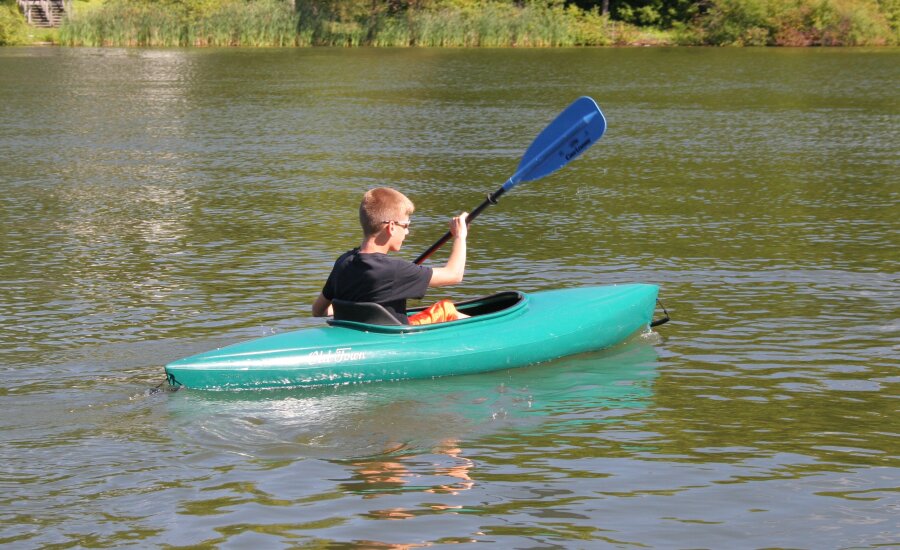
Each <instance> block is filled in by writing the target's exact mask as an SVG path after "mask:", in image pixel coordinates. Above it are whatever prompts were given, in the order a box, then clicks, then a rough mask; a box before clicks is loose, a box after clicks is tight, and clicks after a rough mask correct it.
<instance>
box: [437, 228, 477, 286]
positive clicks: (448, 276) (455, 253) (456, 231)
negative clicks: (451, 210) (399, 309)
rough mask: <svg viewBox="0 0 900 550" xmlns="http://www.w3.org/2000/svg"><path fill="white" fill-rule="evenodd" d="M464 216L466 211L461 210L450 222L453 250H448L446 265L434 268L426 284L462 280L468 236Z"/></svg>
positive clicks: (450, 282) (441, 284)
mask: <svg viewBox="0 0 900 550" xmlns="http://www.w3.org/2000/svg"><path fill="white" fill-rule="evenodd" d="M466 216H468V213H466V212H463V213H462V214H460V215H459V216H458V217H456V218H453V220H452V221H451V222H450V233H451V234H452V235H453V250H452V251H451V252H450V258H449V259H448V260H447V265H445V266H444V267H436V268H434V270H433V271H432V274H431V281H430V282H429V283H428V286H430V287H432V286H447V285H455V284H456V283H460V282H462V280H463V274H464V273H465V271H466V237H467V236H468V226H467V225H466Z"/></svg>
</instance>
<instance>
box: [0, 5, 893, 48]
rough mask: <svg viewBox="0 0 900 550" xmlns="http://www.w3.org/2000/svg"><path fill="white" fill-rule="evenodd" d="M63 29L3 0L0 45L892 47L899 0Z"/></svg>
mask: <svg viewBox="0 0 900 550" xmlns="http://www.w3.org/2000/svg"><path fill="white" fill-rule="evenodd" d="M72 4H73V9H72V13H71V14H69V16H68V17H67V18H66V19H65V20H64V21H63V23H62V26H61V27H60V28H59V29H52V30H39V29H34V28H32V27H29V26H28V25H27V24H26V23H25V20H24V18H23V17H22V14H21V13H20V12H19V10H18V8H17V5H16V0H0V45H7V44H27V43H36V42H50V43H54V44H60V45H66V46H136V47H191V46H194V47H229V46H242V47H310V46H332V47H335V46H337V47H359V46H374V47H427V48H433V47H443V48H469V47H489V48H498V47H519V48H522V47H524V48H546V47H575V46H896V45H898V44H900V0H701V1H688V0H596V1H594V0H579V1H565V0H293V1H291V0H87V1H86V0H75V1H74V2H73V3H72Z"/></svg>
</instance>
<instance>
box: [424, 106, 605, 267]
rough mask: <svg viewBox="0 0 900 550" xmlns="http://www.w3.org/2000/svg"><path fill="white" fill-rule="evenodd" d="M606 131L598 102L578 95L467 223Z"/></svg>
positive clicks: (446, 238)
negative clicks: (520, 185) (504, 196)
mask: <svg viewBox="0 0 900 550" xmlns="http://www.w3.org/2000/svg"><path fill="white" fill-rule="evenodd" d="M605 131H606V118H604V117H603V113H602V112H600V107H598V106H597V103H596V102H595V101H594V100H593V99H591V98H589V97H587V96H584V97H580V98H578V99H576V100H575V102H574V103H572V104H571V105H569V106H568V107H566V110H565V111H563V112H562V113H560V114H559V116H557V117H556V120H554V121H553V122H551V123H550V124H549V125H548V126H547V127H546V128H544V131H543V132H541V133H540V134H538V137H536V138H534V141H533V142H531V146H530V147H528V150H527V151H525V155H524V156H523V157H522V161H521V162H520V163H519V167H518V169H516V173H515V174H513V175H512V176H511V177H510V178H509V179H508V180H506V183H504V184H503V185H502V186H501V187H500V188H499V189H497V190H496V191H494V192H493V193H491V194H490V195H488V197H487V199H485V201H484V202H482V203H481V204H479V205H478V206H477V207H476V208H475V210H472V212H470V213H469V216H468V218H467V219H466V224H470V223H472V220H474V219H475V218H477V217H478V215H479V214H481V212H482V211H483V210H484V209H485V208H487V207H488V206H490V205H492V204H497V199H499V198H500V197H501V196H502V195H503V194H504V193H506V192H507V191H509V190H510V189H512V188H513V187H515V186H516V185H518V184H520V183H522V182H523V181H533V180H536V179H539V178H542V177H544V176H546V175H548V174H551V173H552V172H555V171H556V170H559V169H560V168H562V167H563V166H565V165H566V164H568V163H569V161H571V160H573V159H575V158H576V157H578V156H579V155H580V154H581V153H583V152H585V151H586V150H587V149H588V148H589V147H590V146H591V145H593V144H594V143H596V142H597V140H599V139H600V138H601V137H602V136H603V132H605ZM451 236H452V235H451V234H450V232H449V231H448V232H447V233H446V234H444V236H443V237H441V238H440V240H438V241H437V242H436V243H434V244H433V245H431V248H429V249H428V250H426V251H425V252H423V253H422V254H421V255H420V256H419V257H418V258H416V259H415V263H417V264H421V263H422V262H424V261H425V260H427V259H428V257H429V256H431V255H432V254H434V252H435V251H436V250H437V249H439V248H440V247H442V246H444V243H446V242H447V241H449V240H450V237H451Z"/></svg>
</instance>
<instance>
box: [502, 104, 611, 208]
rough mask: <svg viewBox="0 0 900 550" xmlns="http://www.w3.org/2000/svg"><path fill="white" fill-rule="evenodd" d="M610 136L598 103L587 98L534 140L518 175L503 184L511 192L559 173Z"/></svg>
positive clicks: (558, 118) (574, 105)
mask: <svg viewBox="0 0 900 550" xmlns="http://www.w3.org/2000/svg"><path fill="white" fill-rule="evenodd" d="M604 132H606V118H605V117H604V116H603V113H602V112H601V111H600V107H598V106H597V102H595V101H594V100H593V99H591V98H589V97H587V96H584V97H580V98H578V99H576V100H575V102H574V103H572V104H571V105H569V106H568V107H567V108H566V110H565V111H563V112H562V113H560V114H559V116H558V117H556V120H554V121H553V122H551V123H550V125H549V126H547V127H546V128H544V131H543V132H541V133H540V135H538V137H536V138H534V141H533V142H532V143H531V146H530V147H529V148H528V150H527V151H525V155H524V156H523V157H522V161H521V162H520V163H519V167H518V169H517V170H516V173H515V174H513V176H512V177H511V178H509V180H508V181H507V182H506V183H505V184H503V189H504V190H506V191H508V190H510V189H512V188H513V187H515V186H516V185H517V184H518V183H520V182H523V181H532V180H536V179H538V178H542V177H544V176H546V175H547V174H550V173H552V172H555V171H556V170H559V169H560V168H562V167H563V166H565V165H566V164H568V162H569V161H571V160H573V159H575V158H576V157H578V156H579V155H581V154H582V153H584V152H585V151H586V150H587V149H588V148H589V147H590V146H591V145H593V144H594V143H596V142H597V140H599V139H600V138H601V137H603V133H604Z"/></svg>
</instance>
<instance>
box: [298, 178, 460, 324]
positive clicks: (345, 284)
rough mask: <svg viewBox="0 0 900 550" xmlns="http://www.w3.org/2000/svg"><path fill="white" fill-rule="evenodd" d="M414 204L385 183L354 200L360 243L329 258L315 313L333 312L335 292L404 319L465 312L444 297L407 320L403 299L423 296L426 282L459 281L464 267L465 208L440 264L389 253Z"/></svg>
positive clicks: (446, 316)
mask: <svg viewBox="0 0 900 550" xmlns="http://www.w3.org/2000/svg"><path fill="white" fill-rule="evenodd" d="M414 210H415V206H413V203H412V201H410V200H409V199H408V198H407V197H406V195H404V194H403V193H400V192H399V191H396V190H394V189H391V188H389V187H379V188H377V189H372V190H370V191H368V192H367V193H366V194H365V195H364V196H363V200H362V203H360V205H359V222H360V225H362V230H363V242H362V245H360V247H359V248H354V249H353V250H350V251H348V252H345V253H344V254H342V255H341V256H340V257H339V258H338V259H337V261H336V262H335V263H334V267H333V268H332V270H331V274H330V275H329V276H328V280H327V281H325V286H324V287H323V288H322V292H321V293H320V294H319V296H318V297H317V298H316V300H315V302H313V306H312V313H313V315H314V316H316V317H324V316H326V315H333V314H334V311H333V308H332V307H331V301H332V300H333V299H335V298H339V299H341V300H348V301H352V302H375V303H377V304H381V305H382V306H384V308H385V309H387V310H388V311H389V312H390V313H391V314H392V315H393V316H394V317H396V318H397V320H398V321H400V322H401V323H403V324H410V323H411V322H412V324H424V323H419V322H417V321H424V322H425V323H427V322H442V321H452V320H456V319H460V318H463V317H465V315H462V314H460V313H457V312H456V309H455V308H454V307H453V304H452V303H450V302H449V301H447V300H442V301H441V302H438V303H437V304H435V305H434V306H432V308H429V310H428V311H426V312H422V313H420V314H417V315H416V316H414V317H415V318H414V319H412V321H411V320H410V318H409V317H407V315H406V300H407V299H409V298H415V299H419V298H422V297H423V296H425V291H426V290H427V289H428V288H429V287H439V286H447V285H452V284H456V283H459V282H461V281H462V280H463V273H464V272H465V268H466V236H467V234H468V228H467V226H466V216H467V215H468V214H467V213H465V212H464V213H462V214H460V215H459V216H457V217H455V218H453V219H452V220H451V222H450V233H451V234H452V235H453V249H452V251H451V252H450V258H449V259H448V260H447V264H446V265H445V266H444V267H435V268H431V267H428V266H422V265H417V264H414V263H412V262H410V261H408V260H401V259H398V258H393V257H389V256H388V253H389V252H398V251H399V250H400V247H401V246H403V240H404V239H405V238H406V235H407V233H409V224H410V220H409V217H410V216H411V215H412V213H413V211H414ZM423 314H424V315H423ZM416 318H418V319H416Z"/></svg>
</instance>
